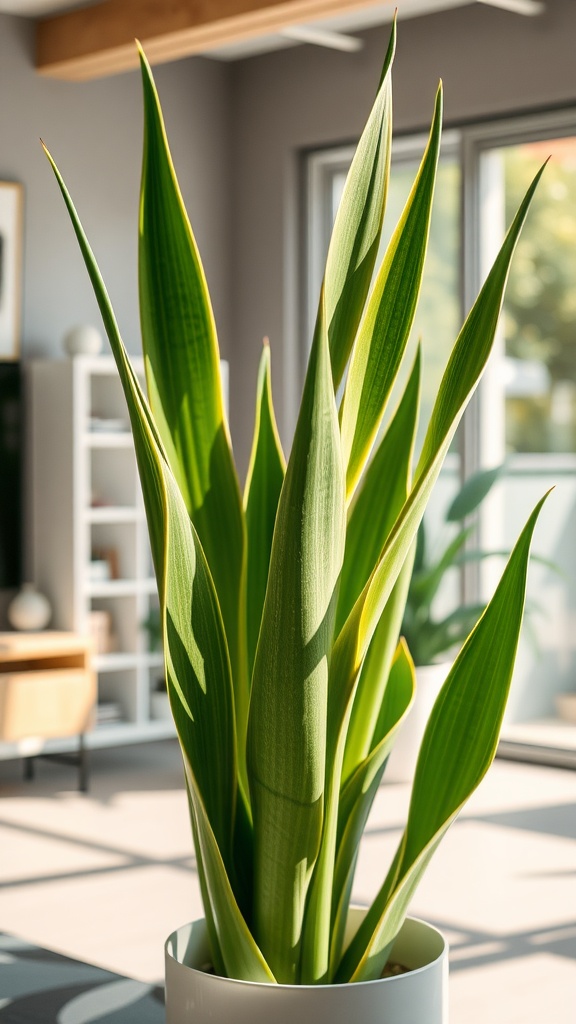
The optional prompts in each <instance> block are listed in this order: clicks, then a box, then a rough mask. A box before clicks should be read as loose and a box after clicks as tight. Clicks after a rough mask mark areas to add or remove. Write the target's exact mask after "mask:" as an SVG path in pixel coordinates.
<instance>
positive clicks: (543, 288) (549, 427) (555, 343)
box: [496, 138, 576, 453]
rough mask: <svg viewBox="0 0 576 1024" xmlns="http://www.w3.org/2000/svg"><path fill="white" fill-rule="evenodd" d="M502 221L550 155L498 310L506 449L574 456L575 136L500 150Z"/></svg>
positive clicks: (508, 216)
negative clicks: (501, 312) (500, 311)
mask: <svg viewBox="0 0 576 1024" xmlns="http://www.w3.org/2000/svg"><path fill="white" fill-rule="evenodd" d="M496 152H499V153H500V154H501V160H502V170H503V176H502V177H503V185H504V208H505V216H506V223H510V221H511V219H512V217H513V215H514V212H515V211H516V209H517V208H518V205H519V203H520V201H521V199H522V196H523V195H524V192H525V191H526V189H527V188H528V186H529V184H530V181H531V180H532V178H533V177H534V175H535V174H536V172H537V170H538V168H539V167H540V166H541V165H542V163H543V162H544V160H546V158H547V157H548V156H551V160H550V162H549V164H548V166H547V168H546V170H545V172H544V175H543V177H542V179H541V181H540V184H539V186H538V189H537V192H536V195H535V197H534V200H533V203H532V207H531V209H530V213H529V215H528V219H527V221H526V224H525V226H524V229H523V232H522V235H521V238H520V241H519V243H518V250H517V252H516V255H515V257H514V262H513V266H512V271H511V274H510V282H509V285H508V289H507V293H506V300H505V305H504V318H503V323H504V326H503V330H504V338H505V359H504V367H503V372H504V395H505V424H506V427H505V432H506V449H507V451H508V452H558V453H560V452H574V451H576V287H575V282H576V139H575V138H562V139H557V140H546V141H544V142H530V143H522V144H520V145H515V146H509V147H506V148H503V149H501V150H499V151H496Z"/></svg>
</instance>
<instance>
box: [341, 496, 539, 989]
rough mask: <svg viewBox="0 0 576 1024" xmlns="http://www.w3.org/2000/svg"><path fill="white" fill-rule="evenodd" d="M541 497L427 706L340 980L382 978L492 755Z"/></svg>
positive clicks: (518, 628)
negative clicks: (395, 823)
mask: <svg viewBox="0 0 576 1024" xmlns="http://www.w3.org/2000/svg"><path fill="white" fill-rule="evenodd" d="M546 497H547V495H546V496H545V497H544V498H542V499H541V501H539V502H538V504H537V506H536V508H535V509H534V511H533V513H532V515H531V516H530V518H529V520H528V522H527V524H526V526H525V527H524V530H523V531H522V534H521V536H520V538H519V540H518V542H517V544H516V546H515V548H514V551H513V552H512V555H511V557H510V561H509V562H508V565H507V567H506V569H505V570H504V574H503V576H502V578H501V580H500V583H499V585H498V587H497V589H496V592H495V594H494V596H493V598H492V600H491V601H490V603H489V605H488V606H487V608H486V610H485V612H484V614H483V616H482V618H481V619H480V621H479V622H478V624H477V626H476V627H475V629H474V630H473V632H472V633H471V635H470V637H469V638H468V640H467V642H466V644H465V645H464V647H463V648H462V651H461V652H460V654H459V656H458V658H457V659H456V661H455V663H454V666H453V667H452V670H451V671H450V673H449V675H448V678H447V680H446V682H445V684H444V686H443V687H442V690H441V691H440V694H439V697H438V699H437V700H436V703H435V705H434V707H433V709H432V713H431V715H430V719H429V721H428V725H427V727H426V732H425V734H424V738H423V741H422V746H421V748H420V754H419V756H418V762H417V765H416V773H415V777H414V785H413V789H412V797H411V801H410V809H409V812H408V822H407V825H406V830H405V832H404V835H403V837H402V840H401V842H400V846H399V848H398V851H397V854H396V857H395V858H394V862H393V864H392V868H391V870H390V872H389V874H388V877H387V878H386V880H385V882H384V884H383V886H382V888H381V890H380V892H379V893H378V895H377V897H376V899H375V901H374V903H373V904H372V906H371V908H370V910H369V911H368V914H367V915H366V918H365V919H364V921H363V922H362V924H361V926H360V928H359V930H358V932H357V934H356V936H355V937H354V939H353V941H352V943H351V944H350V946H349V947H348V949H347V951H346V952H345V954H344V957H343V959H342V962H341V965H340V968H339V969H338V972H337V976H336V977H337V980H338V981H366V980H370V979H373V978H377V977H379V976H380V974H381V972H382V969H383V968H384V965H385V963H386V959H387V956H388V950H389V948H390V945H391V943H392V942H393V940H394V938H395V936H396V935H397V934H398V931H399V929H400V927H401V925H402V922H403V920H404V918H405V916H406V913H407V909H408V903H409V900H410V899H411V898H412V895H413V893H414V890H415V888H416V886H417V885H418V883H419V881H420V879H421V877H422V874H423V871H424V869H425V867H426V866H427V865H428V863H429V861H430V858H431V856H432V854H433V853H434V851H435V849H436V847H437V846H438V843H439V842H440V839H441V838H442V836H443V835H444V834H445V832H446V830H447V829H448V827H449V826H450V824H451V823H452V822H453V821H454V819H455V817H456V815H457V814H458V812H459V811H460V810H461V808H462V806H463V805H464V804H465V802H466V801H467V800H468V798H469V796H470V795H471V793H473V792H474V790H475V789H476V787H477V786H478V785H479V783H480V782H481V780H482V778H483V777H484V775H485V774H486V772H487V770H488V768H489V767H490V765H491V763H492V761H493V759H494V756H495V754H496V748H497V746H498V737H499V733H500V727H501V724H502V719H503V717H504V711H505V708H506V701H507V698H508V693H509V690H510V683H511V681H512V673H513V668H514V660H515V657H516V650H517V646H518V638H519V635H520V628H521V624H522V613H523V608H524V597H525V591H526V576H527V570H528V560H529V554H530V543H531V540H532V534H533V532H534V527H535V525H536V520H537V518H538V515H539V513H540V510H541V508H542V505H543V503H544V501H545V500H546ZM495 637H497V638H498V641H497V643H495V642H494V638H495Z"/></svg>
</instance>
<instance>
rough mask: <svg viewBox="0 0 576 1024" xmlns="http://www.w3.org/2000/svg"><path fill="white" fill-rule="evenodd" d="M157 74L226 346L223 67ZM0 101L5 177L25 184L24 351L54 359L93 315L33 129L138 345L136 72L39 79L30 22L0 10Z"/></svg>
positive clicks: (129, 338) (201, 62)
mask: <svg viewBox="0 0 576 1024" xmlns="http://www.w3.org/2000/svg"><path fill="white" fill-rule="evenodd" d="M156 78H157V84H158V89H159V92H160V96H161V99H162V102H163V106H164V110H165V115H166V120H167V126H168V133H169V136H170V140H171V144H172V149H173V155H174V160H175V164H176V168H177V171H178V173H179V176H180V179H181V185H182V189H183V192H184V196H185V199H186V202H187V204H188V206H189V209H190V213H191V216H192V219H193V221H194V225H195V230H196V233H197V237H198V241H199V244H200V246H201V249H202V253H203V258H204V262H205V266H206V272H207V276H208V280H209V284H210V287H211V290H212V293H213V299H214V305H215V309H216V314H217V319H218V322H219V324H220V326H221V332H222V335H223V343H224V347H226V335H227V317H228V303H227V299H228V288H229V282H228V255H227V254H228V245H227V230H228V207H227V203H228V198H229V194H230V190H229V179H228V175H229V158H228V114H229V90H228V79H229V68H228V67H226V66H224V65H221V64H216V63H215V62H214V61H208V60H205V59H203V58H197V59H191V60H186V61H180V62H178V63H175V64H171V65H165V66H163V67H160V68H158V69H157V72H156ZM0 97H1V100H0V140H1V141H0V179H8V180H15V181H20V182H22V183H23V185H24V188H25V251H24V288H23V323H22V353H23V355H24V356H31V355H47V356H58V355H61V354H62V351H61V340H62V335H63V334H64V332H65V331H66V330H67V329H68V328H69V327H71V326H73V325H74V324H76V323H85V322H94V323H97V324H99V323H100V320H99V314H98V311H97V309H96V305H95V302H94V299H93V298H92V294H91V289H90V285H89V283H88V280H87V276H86V272H85V270H84V267H83V264H82V262H81V259H80V256H79V253H78V249H77V245H76V241H75V238H74V237H73V234H72V230H71V228H70V225H69V223H68V220H67V214H66V212H65V210H64V206H63V204H62V200H61V198H60V195H59V192H58V189H57V187H56V183H55V181H54V179H53V176H52V173H51V171H50V169H49V166H48V164H47V161H46V159H45V157H44V155H43V153H42V150H41V147H40V145H39V143H38V139H39V138H40V137H42V138H43V139H44V141H45V142H46V144H47V145H48V146H49V148H50V150H51V151H52V153H53V155H54V157H55V159H56V160H57V162H58V164H59V166H60V169H61V171H62V172H63V174H64V176H65V178H66V181H67V184H68V186H69V188H70V190H71V192H72V195H73V198H74V201H75V203H76V206H77V208H78V210H79V212H80V215H81V217H82V219H83V221H84V227H85V228H86V231H87V233H88V236H89V238H90V241H91V243H92V246H93V248H94V250H95V253H96V256H97V258H98V260H99V262H100V265H101V270H102V272H103V274H104V278H105V280H106V282H107V284H108V288H109V290H110V293H111V297H112V300H113V302H114V305H115V308H116V313H117V316H118V319H119V321H120V326H121V329H122V331H123V333H124V337H125V342H126V344H127V346H128V348H129V350H130V351H132V352H138V351H139V349H140V341H139V331H138V306H137V286H136V245H137V236H136V232H137V211H138V189H139V179H140V156H141V138H142V113H141V99H140V84H139V75H138V73H137V72H131V73H128V74H124V75H119V76H116V77H113V78H109V79H107V80H104V81H97V82H87V83H66V82H57V81H53V80H51V79H47V78H41V77H40V76H39V75H37V74H36V72H35V70H34V67H33V32H32V24H31V22H29V21H28V20H26V19H22V18H16V17H10V16H7V15H0Z"/></svg>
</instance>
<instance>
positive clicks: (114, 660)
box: [94, 651, 139, 672]
mask: <svg viewBox="0 0 576 1024" xmlns="http://www.w3.org/2000/svg"><path fill="white" fill-rule="evenodd" d="M138 662H139V655H138V654H133V653H132V652H128V653H124V652H123V651H113V652H112V653H111V654H97V655H96V656H95V658H94V668H95V669H96V671H97V672H117V671H119V670H122V669H124V668H136V666H137V665H138Z"/></svg>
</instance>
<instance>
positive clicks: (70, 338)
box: [62, 324, 102, 356]
mask: <svg viewBox="0 0 576 1024" xmlns="http://www.w3.org/2000/svg"><path fill="white" fill-rule="evenodd" d="M62 344H63V346H64V351H65V352H67V353H68V355H69V356H97V355H98V353H99V352H100V351H101V349H102V335H101V333H100V331H99V330H98V328H97V327H92V326H91V325H90V324H84V325H79V326H77V327H72V329H71V330H69V331H68V332H67V333H66V334H65V335H64V341H63V343H62Z"/></svg>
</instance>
